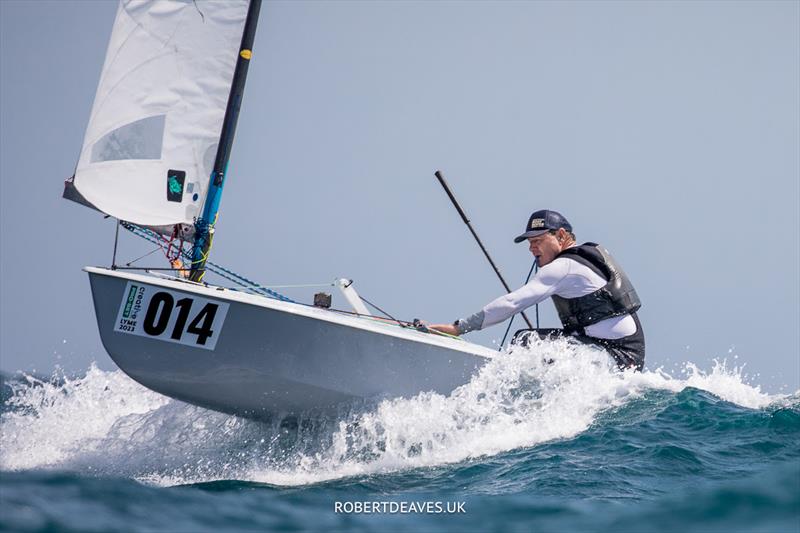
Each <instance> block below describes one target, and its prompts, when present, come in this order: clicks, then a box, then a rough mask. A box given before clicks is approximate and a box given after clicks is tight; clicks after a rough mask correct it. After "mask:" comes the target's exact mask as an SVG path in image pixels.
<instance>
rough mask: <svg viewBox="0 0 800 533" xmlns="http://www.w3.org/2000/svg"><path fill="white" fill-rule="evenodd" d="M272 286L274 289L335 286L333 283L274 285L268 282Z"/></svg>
mask: <svg viewBox="0 0 800 533" xmlns="http://www.w3.org/2000/svg"><path fill="white" fill-rule="evenodd" d="M267 285H269V286H270V287H272V288H273V289H302V288H307V287H333V286H334V284H333V283H308V284H303V285H273V284H271V283H268V284H267Z"/></svg>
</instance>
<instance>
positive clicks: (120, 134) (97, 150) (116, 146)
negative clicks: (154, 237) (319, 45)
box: [65, 0, 248, 226]
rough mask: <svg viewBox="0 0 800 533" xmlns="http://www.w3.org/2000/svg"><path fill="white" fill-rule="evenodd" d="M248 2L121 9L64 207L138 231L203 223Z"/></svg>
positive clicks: (127, 4) (137, 4) (176, 0)
mask: <svg viewBox="0 0 800 533" xmlns="http://www.w3.org/2000/svg"><path fill="white" fill-rule="evenodd" d="M247 11H248V1H247V0H226V1H224V2H220V1H214V0H195V1H193V0H156V1H149V0H148V1H143V0H122V1H121V2H120V5H119V8H118V10H117V16H116V19H115V22H114V28H113V30H112V34H111V39H110V42H109V46H108V50H107V53H106V60H105V63H104V65H103V71H102V74H101V77H100V82H99V84H98V88H97V93H96V95H95V100H94V105H93V107H92V112H91V117H90V120H89V125H88V127H87V130H86V134H85V136H84V143H83V146H82V149H81V153H80V157H79V160H78V165H77V168H76V171H75V177H74V180H72V184H71V187H72V188H73V189H74V191H72V192H73V193H77V194H70V195H67V194H66V193H65V197H68V198H70V199H74V198H82V199H83V200H85V202H81V203H88V204H91V205H92V206H94V207H95V208H96V209H99V210H100V211H102V212H104V213H106V214H109V215H111V216H113V217H115V218H118V219H121V220H126V221H129V222H132V223H135V224H139V225H144V226H170V225H176V224H184V225H191V224H193V223H194V221H195V220H196V219H197V218H198V217H199V216H200V215H201V213H202V209H203V204H204V202H205V198H206V195H207V193H208V188H209V179H210V176H211V174H212V171H213V168H214V158H215V156H216V153H217V147H218V145H219V142H220V132H221V131H222V126H223V118H224V116H225V109H226V105H227V100H228V95H229V93H230V88H231V83H232V80H233V72H234V68H235V65H236V61H237V56H238V52H239V45H240V41H241V38H242V33H243V30H244V23H245V20H246V16H247Z"/></svg>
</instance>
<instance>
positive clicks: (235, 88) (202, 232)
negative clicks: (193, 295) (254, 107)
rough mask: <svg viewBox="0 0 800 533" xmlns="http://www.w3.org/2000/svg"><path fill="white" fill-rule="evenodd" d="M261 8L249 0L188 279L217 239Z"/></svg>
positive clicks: (200, 272)
mask: <svg viewBox="0 0 800 533" xmlns="http://www.w3.org/2000/svg"><path fill="white" fill-rule="evenodd" d="M260 10H261V0H250V6H249V7H248V10H247V19H246V20H245V24H244V31H243V33H242V44H241V46H240V47H239V57H238V59H237V61H236V69H235V70H234V72H233V83H232V84H231V92H230V95H229V96H228V106H227V108H226V109H225V118H224V120H223V122H222V132H221V133H220V139H219V146H218V147H217V156H216V159H215V160H214V169H213V171H212V172H211V179H210V180H209V187H208V194H207V195H206V203H205V205H204V206H203V214H202V215H201V216H200V218H198V219H197V221H195V241H194V248H193V249H192V270H191V274H190V276H189V279H191V280H192V281H201V280H202V279H203V276H204V275H205V265H206V260H207V259H208V253H209V250H210V249H211V241H212V240H213V239H214V225H215V224H216V222H217V215H218V212H219V203H220V199H221V198H222V188H223V186H224V185H225V175H226V173H227V171H228V161H229V160H230V154H231V147H232V146H233V136H234V133H235V132H236V123H237V121H238V120H239V108H240V107H241V105H242V95H243V94H244V83H245V80H246V79H247V69H248V67H249V65H250V57H251V56H252V50H253V41H254V40H255V36H256V25H257V24H258V13H259V11H260Z"/></svg>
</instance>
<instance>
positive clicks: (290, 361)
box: [64, 0, 496, 418]
mask: <svg viewBox="0 0 800 533" xmlns="http://www.w3.org/2000/svg"><path fill="white" fill-rule="evenodd" d="M259 10H260V0H251V1H249V2H248V1H247V0H227V1H225V2H218V1H216V2H215V1H203V0H195V1H193V2H187V1H185V0H159V1H156V2H145V1H140V0H122V1H121V2H120V5H119V8H118V11H117V15H116V20H115V22H114V28H113V31H112V35H111V40H110V43H109V47H108V51H107V54H106V59H105V64H104V66H103V71H102V74H101V78H100V82H99V85H98V89H97V93H96V95H95V100H94V105H93V107H92V112H91V117H90V120H89V125H88V127H87V131H86V135H85V138H84V143H83V147H82V149H81V153H80V156H79V160H78V164H77V167H76V170H75V174H74V176H72V177H71V178H69V179H68V180H67V181H66V183H65V189H64V197H65V198H68V199H70V200H73V201H76V202H79V203H81V204H83V205H86V206H89V207H91V208H93V209H96V210H98V211H101V212H102V213H105V214H106V215H108V216H110V217H113V218H114V219H117V220H118V223H119V225H118V227H117V229H118V231H119V227H120V226H122V227H123V228H126V229H128V230H131V231H133V232H135V233H137V234H139V235H141V236H144V237H145V238H148V239H150V240H151V241H153V242H158V243H161V244H162V245H163V247H164V249H165V253H166V255H167V259H169V260H170V261H172V262H173V264H174V265H179V266H177V267H176V269H175V270H170V269H162V270H166V271H168V272H169V273H168V274H165V273H163V272H160V271H158V270H154V269H148V270H146V271H136V270H135V269H133V268H121V267H118V266H117V265H116V260H115V262H114V264H112V265H111V267H110V268H100V267H86V268H85V269H84V270H85V271H86V272H87V273H88V275H89V279H90V285H91V290H92V296H93V300H94V307H95V313H96V315H97V325H98V328H99V330H100V337H101V339H102V342H103V346H104V347H105V349H106V351H107V352H108V354H109V356H110V357H111V358H112V359H113V360H114V362H115V363H116V364H117V365H118V366H119V368H120V369H122V370H123V371H124V372H125V373H126V374H128V375H129V376H130V377H131V378H133V379H134V380H136V381H138V382H139V383H141V384H142V385H144V386H145V387H147V388H149V389H152V390H154V391H156V392H159V393H161V394H164V395H167V396H170V397H172V398H176V399H178V400H181V401H184V402H188V403H191V404H195V405H199V406H202V407H206V408H210V409H214V410H218V411H222V412H226V413H232V414H237V415H242V416H248V417H254V418H268V417H271V416H274V415H280V414H286V413H298V412H303V411H309V410H319V409H322V410H327V409H334V408H338V407H340V406H343V405H347V404H351V403H354V402H356V403H357V402H361V401H365V400H371V399H376V398H392V397H401V396H404V397H409V396H413V395H416V394H419V393H420V392H425V391H435V392H437V393H442V394H447V393H449V392H451V391H452V390H453V389H455V388H456V387H458V386H460V385H462V384H464V383H466V382H467V381H469V379H470V378H471V376H472V375H474V373H475V372H476V370H477V369H478V368H480V367H481V366H482V365H483V364H485V363H486V362H487V361H488V360H489V359H491V358H492V357H493V356H494V355H495V354H496V352H495V351H494V350H491V349H489V348H487V347H484V346H479V345H476V344H471V343H468V342H465V341H463V340H461V339H458V338H452V337H448V336H443V335H438V334H432V333H426V332H422V331H418V330H417V329H416V328H415V327H413V326H412V325H410V324H408V323H406V322H403V321H399V320H394V319H381V318H378V317H374V316H371V315H369V312H368V310H367V307H366V306H365V305H364V302H363V301H362V299H361V298H360V297H359V296H358V294H357V293H356V292H355V289H354V288H353V286H352V284H351V283H349V282H347V281H346V280H343V281H342V280H340V282H339V287H340V288H341V289H342V291H343V294H344V296H345V298H346V299H347V301H348V302H350V303H351V305H352V306H353V311H344V310H334V309H330V308H328V307H327V306H326V304H325V302H324V301H323V300H324V298H322V299H321V302H318V303H319V304H320V305H312V304H304V303H299V302H293V301H290V300H289V299H288V298H286V297H284V296H282V295H280V294H278V293H276V292H275V291H273V290H270V289H267V288H265V287H261V286H260V285H257V284H255V283H252V282H249V280H246V279H245V278H241V277H237V276H235V275H233V273H232V272H231V271H229V270H227V269H222V268H221V267H216V266H215V265H214V264H213V263H211V262H210V261H208V255H209V251H210V246H211V242H212V239H213V237H214V224H215V222H216V220H217V211H218V208H219V205H220V199H221V194H222V189H223V186H224V184H225V181H226V178H227V176H226V170H227V165H228V160H229V154H230V150H231V146H232V143H233V136H234V131H235V127H236V122H237V118H238V114H239V107H240V105H241V102H242V95H243V90H244V84H245V79H246V75H247V69H248V64H249V61H250V58H251V55H252V45H253V41H254V37H255V29H256V24H257V21H258V15H259ZM115 257H116V241H115ZM215 267H216V268H217V270H214V268H215ZM207 270H212V271H216V272H218V273H221V274H223V275H224V276H225V277H227V278H229V279H233V280H234V281H238V282H239V283H240V285H242V287H240V288H238V289H237V288H231V287H221V286H214V285H211V284H208V283H206V282H205V281H204V274H205V272H206V271H207ZM242 280H244V282H242Z"/></svg>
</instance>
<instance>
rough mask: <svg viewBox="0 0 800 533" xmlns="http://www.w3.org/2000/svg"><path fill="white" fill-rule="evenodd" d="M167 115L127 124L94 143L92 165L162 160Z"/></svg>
mask: <svg viewBox="0 0 800 533" xmlns="http://www.w3.org/2000/svg"><path fill="white" fill-rule="evenodd" d="M165 120H166V115H156V116H153V117H147V118H143V119H141V120H137V121H136V122H131V123H130V124H125V125H124V126H121V127H119V128H117V129H115V130H113V131H111V132H109V133H106V134H105V135H103V137H102V138H101V139H100V140H99V141H97V142H96V143H94V146H92V163H98V162H101V161H119V160H121V159H161V146H162V143H163V140H164V123H165Z"/></svg>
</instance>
